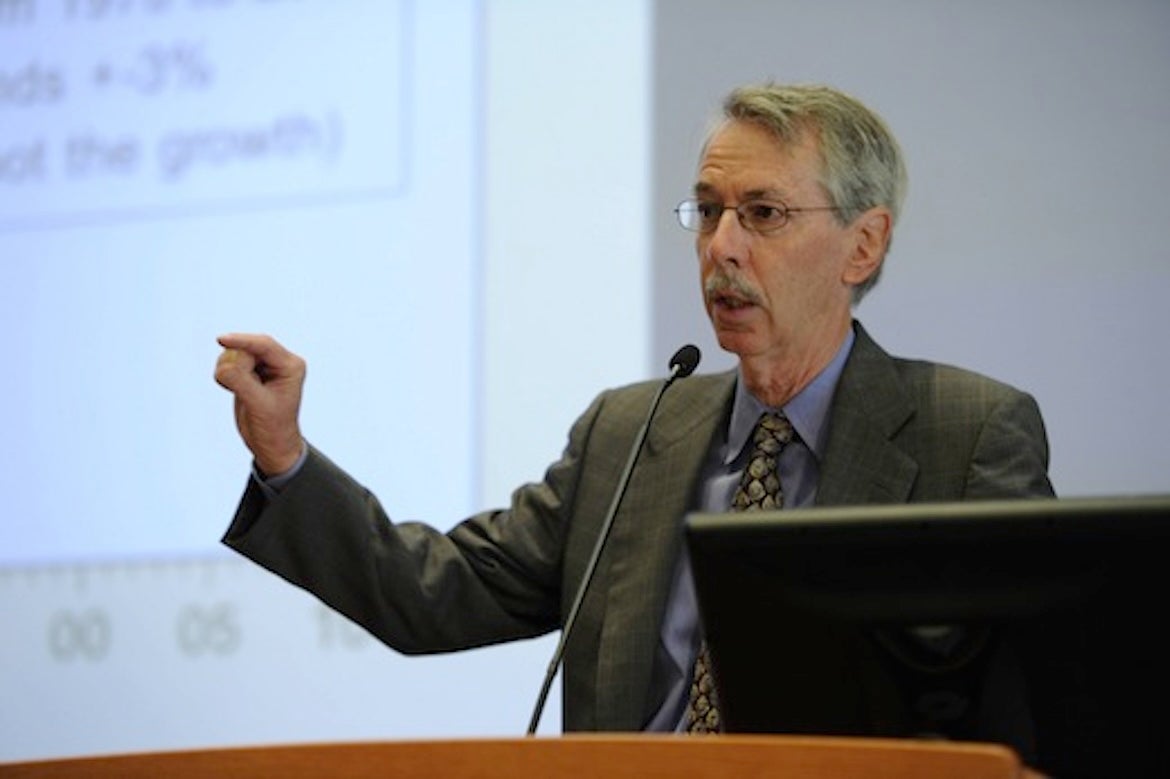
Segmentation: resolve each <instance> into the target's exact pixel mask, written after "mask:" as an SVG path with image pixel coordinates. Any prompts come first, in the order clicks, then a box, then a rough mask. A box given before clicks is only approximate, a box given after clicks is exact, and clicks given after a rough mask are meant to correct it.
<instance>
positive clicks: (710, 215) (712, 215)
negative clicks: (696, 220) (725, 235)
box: [695, 201, 723, 220]
mask: <svg viewBox="0 0 1170 779" xmlns="http://www.w3.org/2000/svg"><path fill="white" fill-rule="evenodd" d="M695 208H696V209H697V210H698V212H699V216H700V217H702V218H703V219H704V220H709V219H716V218H718V216H719V215H720V214H722V213H723V206H721V205H719V204H718V203H704V202H702V201H699V203H698V204H697V205H696V206H695Z"/></svg>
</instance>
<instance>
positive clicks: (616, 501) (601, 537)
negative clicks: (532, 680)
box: [527, 344, 699, 736]
mask: <svg viewBox="0 0 1170 779" xmlns="http://www.w3.org/2000/svg"><path fill="white" fill-rule="evenodd" d="M698 364H699V350H698V349H697V348H696V347H694V346H692V345H690V344H688V345H687V346H684V347H682V348H681V349H679V350H678V352H676V353H675V355H674V358H673V359H672V360H671V364H670V375H669V376H667V377H666V380H665V381H664V382H663V383H662V386H661V387H659V388H658V392H657V393H656V394H655V395H654V400H653V402H652V403H651V404H650V412H649V413H648V414H647V415H646V421H645V422H644V423H643V424H642V428H641V429H640V430H639V431H638V437H637V438H636V439H635V440H634V446H633V448H632V449H631V450H630V457H629V459H628V460H627V461H626V467H625V469H624V470H623V471H622V475H621V478H620V479H619V480H618V488H617V490H616V491H615V492H614V496H613V501H612V502H611V503H610V504H609V511H608V512H606V515H605V520H604V521H603V522H602V524H601V531H600V533H599V534H598V536H597V543H596V544H594V546H593V554H592V555H591V556H590V558H589V563H588V564H587V565H586V567H585V575H584V576H583V577H582V578H581V586H580V587H578V588H577V594H576V596H575V597H574V598H573V605H572V606H571V607H570V608H569V616H568V617H567V618H566V619H565V625H564V627H563V628H561V638H560V640H559V641H558V642H557V647H556V651H554V652H553V656H552V661H551V662H549V664H548V670H547V671H546V672H545V675H544V682H543V684H541V686H540V695H539V696H538V697H537V699H536V708H535V709H534V710H533V712H532V718H531V719H530V720H529V722H528V732H527V735H529V736H532V735H534V734H535V733H536V727H537V725H538V724H539V723H540V715H541V714H542V713H543V712H544V705H545V702H546V700H547V699H548V692H549V689H550V688H551V687H552V683H553V679H554V678H555V677H556V674H557V668H558V667H559V666H560V664H561V660H562V659H563V658H564V655H565V645H566V644H567V643H568V640H569V635H570V634H571V633H572V630H573V625H574V624H575V623H576V622H577V614H578V613H579V612H580V611H581V603H582V602H583V601H584V600H585V593H586V591H587V590H588V589H589V582H590V581H591V580H592V579H593V574H594V573H596V571H597V563H598V561H599V560H600V559H601V552H602V551H603V550H604V549H605V541H606V538H608V537H609V531H610V529H611V528H612V527H613V521H614V518H615V517H616V516H617V510H618V507H619V506H620V505H621V502H622V498H623V497H624V496H625V494H626V488H627V487H628V486H629V484H630V476H631V475H633V473H634V465H635V464H636V463H637V461H638V456H639V455H640V454H641V453H642V446H643V445H644V444H645V443H646V436H647V434H648V433H649V432H650V422H651V420H653V419H654V413H655V412H656V411H657V410H658V404H659V403H660V402H661V401H662V396H663V395H665V394H666V390H667V389H668V388H669V387H670V385H671V384H673V383H674V381H675V379H680V378H684V377H686V376H689V375H691V373H692V372H693V371H694V370H695V367H696V366H697V365H698Z"/></svg>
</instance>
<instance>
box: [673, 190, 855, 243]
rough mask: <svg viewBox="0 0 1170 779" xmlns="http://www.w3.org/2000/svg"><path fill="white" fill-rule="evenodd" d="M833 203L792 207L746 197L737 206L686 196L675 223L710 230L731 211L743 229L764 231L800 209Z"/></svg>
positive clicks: (819, 208)
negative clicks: (746, 198)
mask: <svg viewBox="0 0 1170 779" xmlns="http://www.w3.org/2000/svg"><path fill="white" fill-rule="evenodd" d="M837 210H839V209H838V208H837V207H836V206H810V207H808V208H793V207H791V206H787V205H785V204H784V203H781V202H780V201H779V200H747V201H744V202H743V203H740V204H739V205H738V206H725V205H723V204H722V203H714V202H712V201H710V200H698V199H695V198H688V199H686V200H684V201H683V202H681V203H679V204H678V207H677V208H675V209H674V213H675V214H676V215H677V216H678V223H679V224H680V225H682V226H683V227H685V228H686V229H688V230H691V231H693V232H696V233H711V232H714V231H715V228H717V227H718V226H719V220H721V219H722V218H723V212H724V211H734V212H735V215H736V217H737V218H738V219H739V223H740V224H741V225H743V228H744V229H745V230H750V231H751V232H753V233H759V234H760V235H767V234H768V233H774V232H776V231H777V230H779V229H780V228H781V227H783V226H784V225H786V224H788V217H789V216H791V215H792V214H795V213H798V212H800V211H837Z"/></svg>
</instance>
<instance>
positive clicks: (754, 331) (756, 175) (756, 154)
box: [695, 121, 868, 363]
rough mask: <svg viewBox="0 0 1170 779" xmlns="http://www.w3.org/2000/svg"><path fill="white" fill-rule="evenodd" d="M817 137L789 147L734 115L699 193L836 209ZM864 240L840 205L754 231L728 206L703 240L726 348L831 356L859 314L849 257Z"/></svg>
mask: <svg viewBox="0 0 1170 779" xmlns="http://www.w3.org/2000/svg"><path fill="white" fill-rule="evenodd" d="M817 143H818V142H817V140H816V138H815V136H813V135H811V134H810V133H804V134H803V135H802V136H801V138H800V139H799V141H798V142H796V143H794V144H791V145H787V146H785V145H783V144H782V143H781V142H780V141H779V140H778V139H777V138H776V137H775V136H774V135H772V134H771V133H770V132H769V131H767V130H765V129H764V128H762V127H760V126H758V125H756V124H753V123H751V122H743V121H731V122H728V123H727V124H725V125H724V126H723V127H721V128H720V129H719V130H717V131H716V132H715V134H714V135H712V136H711V139H710V141H709V142H708V144H707V147H706V149H705V151H704V153H703V157H702V159H701V160H700V164H699V172H698V180H697V182H696V184H695V196H696V197H697V198H699V199H700V200H702V201H704V202H707V203H711V204H714V205H716V206H720V205H722V206H738V205H740V204H741V203H744V202H746V201H755V200H767V201H779V202H781V203H783V204H785V205H787V206H789V207H791V208H815V207H821V208H823V207H825V206H829V205H831V203H830V201H829V198H828V196H827V195H826V194H825V192H824V191H823V189H822V187H821V185H820V184H819V174H820V168H821V163H820V156H819V153H818V149H817ZM857 241H858V239H857V235H856V230H855V229H854V228H853V226H842V225H840V223H839V222H838V220H837V216H836V214H835V213H834V212H833V211H808V212H795V213H792V214H791V216H790V218H789V220H788V223H787V224H785V225H784V226H783V227H781V228H780V229H779V230H777V231H776V232H772V233H769V234H766V235H761V234H758V233H754V232H751V231H749V230H747V229H745V228H744V227H743V225H742V224H740V221H739V219H738V217H737V216H736V213H735V211H733V210H730V209H728V210H726V211H724V212H723V215H722V217H721V218H720V220H719V223H718V225H717V226H716V227H715V228H714V229H713V230H710V231H707V232H699V233H698V237H697V238H696V242H695V246H696V250H697V252H698V256H699V266H700V273H701V276H702V281H703V286H704V299H705V303H706V307H707V314H708V316H709V317H710V319H711V324H712V325H713V326H714V328H715V334H716V337H717V338H718V340H719V345H720V346H722V347H723V348H724V349H726V350H727V351H729V352H733V353H734V354H737V355H738V356H739V357H740V359H741V360H742V359H751V358H765V359H767V358H775V359H777V360H779V361H781V363H786V362H790V361H797V362H801V361H805V360H816V359H819V358H820V357H822V356H823V355H824V353H825V352H826V351H827V352H828V354H829V355H831V354H832V352H833V351H835V349H836V346H837V345H839V344H840V339H841V338H842V337H843V335H844V332H845V328H847V327H848V323H849V321H850V318H851V313H850V292H851V284H852V283H857V281H858V280H859V279H857V278H856V276H857V273H858V271H857V270H856V268H853V267H851V265H850V259H851V257H853V255H854V251H855V247H856V246H857ZM866 275H868V274H866ZM826 359H827V358H826Z"/></svg>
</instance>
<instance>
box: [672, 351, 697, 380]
mask: <svg viewBox="0 0 1170 779" xmlns="http://www.w3.org/2000/svg"><path fill="white" fill-rule="evenodd" d="M701 356H702V354H701V353H700V352H699V347H697V346H695V345H694V344H687V345H686V346H684V347H682V348H681V349H679V350H678V351H677V352H675V353H674V357H671V358H670V372H671V373H672V374H673V375H674V377H675V378H677V379H684V378H686V377H687V376H690V375H691V374H692V373H694V372H695V368H697V367H699V358H700V357H701Z"/></svg>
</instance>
